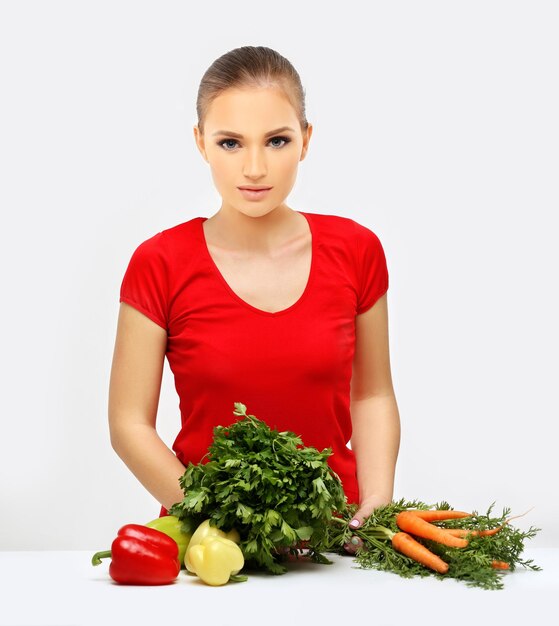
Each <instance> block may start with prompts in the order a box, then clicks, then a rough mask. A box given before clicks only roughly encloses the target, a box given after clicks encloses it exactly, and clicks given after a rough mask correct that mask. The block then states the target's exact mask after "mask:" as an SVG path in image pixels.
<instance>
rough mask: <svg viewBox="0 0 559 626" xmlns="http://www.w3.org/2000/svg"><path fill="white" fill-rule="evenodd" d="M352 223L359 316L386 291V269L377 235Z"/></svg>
mask: <svg viewBox="0 0 559 626" xmlns="http://www.w3.org/2000/svg"><path fill="white" fill-rule="evenodd" d="M354 223H355V227H356V231H357V232H356V252H357V259H358V267H357V278H358V285H359V288H358V294H357V306H356V312H357V314H358V315H359V314H361V313H364V312H365V311H368V310H369V309H370V308H371V307H372V306H373V305H374V304H375V302H376V301H377V300H378V299H379V298H380V297H381V296H383V295H384V294H385V293H386V292H387V291H388V267H387V264H386V256H385V254H384V249H383V247H382V244H381V242H380V239H379V238H378V237H377V235H376V234H375V233H374V232H373V231H372V230H370V229H369V228H367V227H366V226H363V225H362V224H359V223H357V222H354Z"/></svg>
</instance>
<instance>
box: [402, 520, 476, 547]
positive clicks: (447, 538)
mask: <svg viewBox="0 0 559 626" xmlns="http://www.w3.org/2000/svg"><path fill="white" fill-rule="evenodd" d="M396 524H397V525H398V527H399V528H400V530H403V531H405V532H408V533H410V534H412V535H416V536H418V537H423V538H424V539H432V540H433V541H438V542H439V543H442V544H443V545H445V546H450V547H452V548H465V547H466V546H467V545H468V542H467V541H466V540H465V539H462V538H460V537H454V536H453V535H450V534H449V533H447V532H446V531H445V530H444V528H439V527H438V526H435V525H434V524H431V523H429V522H427V521H426V520H424V519H421V517H419V516H418V515H416V514H415V513H412V512H411V511H401V512H400V513H398V514H397V515H396Z"/></svg>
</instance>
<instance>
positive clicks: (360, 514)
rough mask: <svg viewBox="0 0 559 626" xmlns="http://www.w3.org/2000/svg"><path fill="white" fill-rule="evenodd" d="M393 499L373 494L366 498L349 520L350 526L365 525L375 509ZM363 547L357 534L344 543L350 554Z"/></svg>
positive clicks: (358, 526)
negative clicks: (365, 521)
mask: <svg viewBox="0 0 559 626" xmlns="http://www.w3.org/2000/svg"><path fill="white" fill-rule="evenodd" d="M390 502H391V499H389V498H386V497H385V496H380V495H372V496H369V497H368V498H365V499H364V500H363V501H362V502H361V503H360V504H359V509H358V510H357V512H356V513H355V515H354V516H353V518H352V520H351V521H350V522H349V527H350V528H360V527H361V526H362V525H363V522H364V520H365V519H366V518H367V517H369V515H371V514H372V513H373V511H374V510H375V509H376V508H377V507H379V506H382V505H384V504H389V503H390ZM362 547H363V541H362V539H361V538H360V537H358V536H357V535H354V536H353V537H352V538H351V539H350V541H349V543H344V549H345V551H346V552H348V553H349V554H355V553H356V552H357V550H358V549H359V548H362Z"/></svg>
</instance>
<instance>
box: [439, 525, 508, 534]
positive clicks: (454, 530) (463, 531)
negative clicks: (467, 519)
mask: <svg viewBox="0 0 559 626" xmlns="http://www.w3.org/2000/svg"><path fill="white" fill-rule="evenodd" d="M503 526H504V524H503ZM503 526H498V527H497V528H491V529H490V530H475V529H473V528H470V529H468V528H442V529H441V530H444V531H445V532H446V533H448V534H449V535H452V536H453V537H467V536H468V535H469V534H470V533H471V534H472V535H473V536H474V537H487V536H490V535H495V534H497V533H498V532H499V531H500V530H501V529H502V528H503Z"/></svg>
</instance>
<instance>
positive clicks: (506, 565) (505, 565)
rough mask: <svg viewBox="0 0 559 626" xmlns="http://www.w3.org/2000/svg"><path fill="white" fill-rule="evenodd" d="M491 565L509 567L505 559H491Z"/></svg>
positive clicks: (501, 567)
mask: <svg viewBox="0 0 559 626" xmlns="http://www.w3.org/2000/svg"><path fill="white" fill-rule="evenodd" d="M491 567H493V568H494V569H509V567H510V566H509V564H508V563H507V562H506V561H497V560H493V561H492V562H491Z"/></svg>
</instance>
